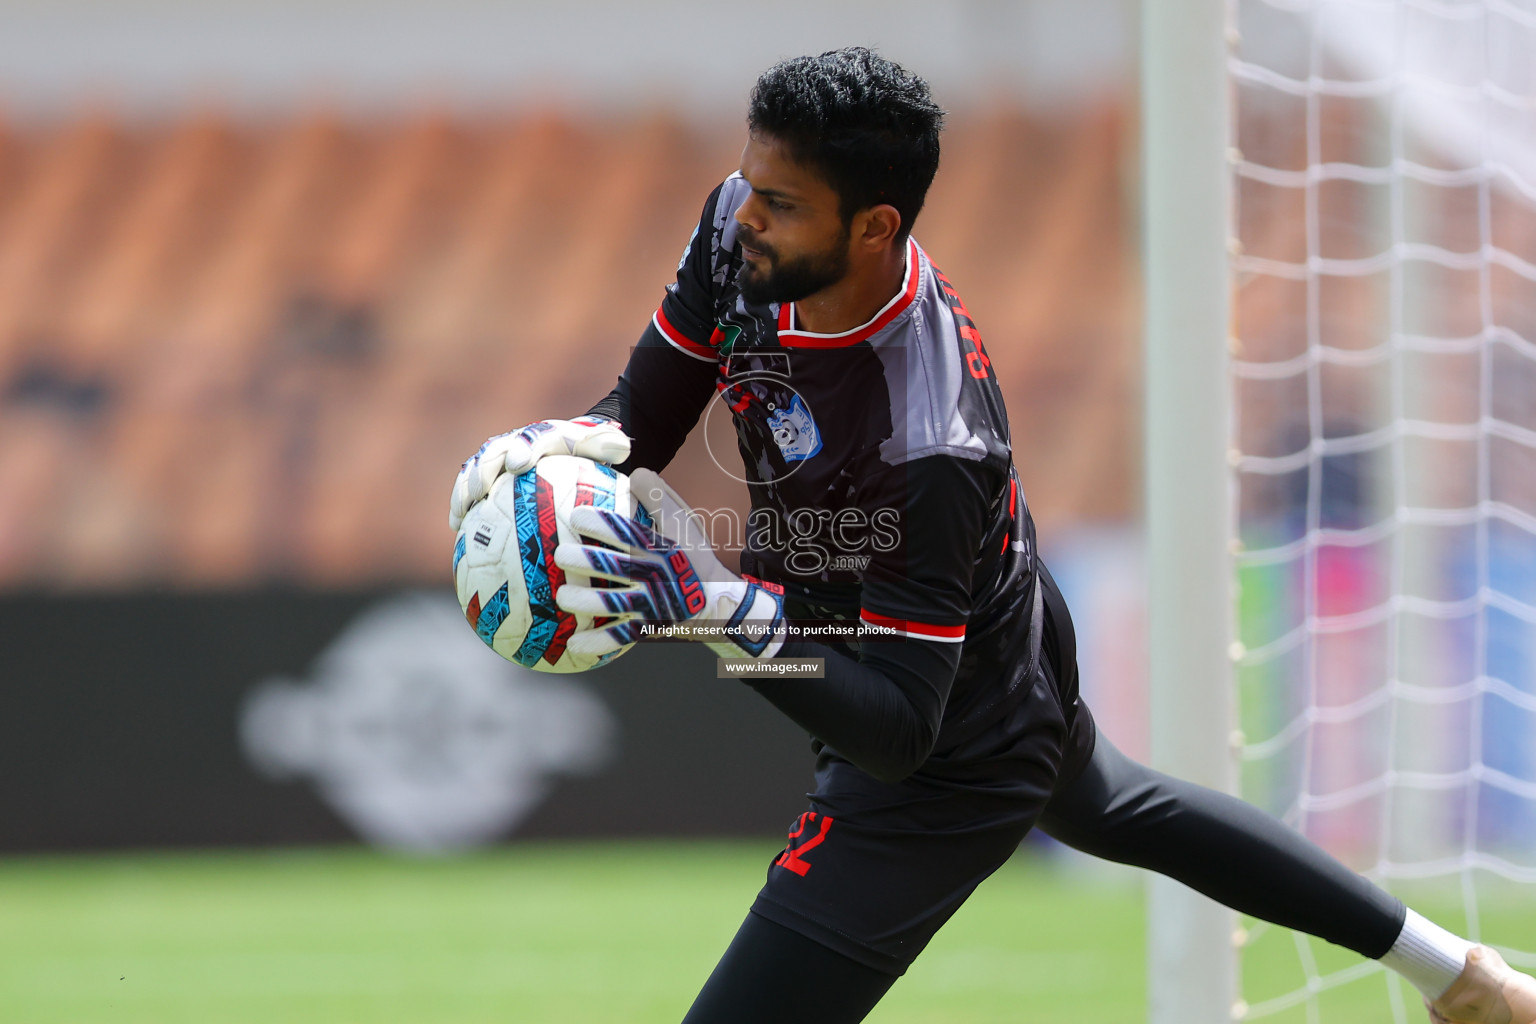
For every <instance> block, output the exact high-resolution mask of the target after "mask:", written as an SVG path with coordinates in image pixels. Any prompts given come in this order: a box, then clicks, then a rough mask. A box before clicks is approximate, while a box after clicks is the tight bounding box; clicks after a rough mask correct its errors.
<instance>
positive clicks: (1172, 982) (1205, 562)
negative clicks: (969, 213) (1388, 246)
mask: <svg viewBox="0 0 1536 1024" xmlns="http://www.w3.org/2000/svg"><path fill="white" fill-rule="evenodd" d="M1141 18H1142V50H1141V59H1142V91H1141V93H1142V108H1141V109H1142V173H1143V183H1144V184H1143V188H1144V191H1143V213H1142V223H1143V225H1144V234H1143V246H1142V252H1143V260H1142V264H1143V274H1144V278H1145V289H1146V290H1145V296H1146V299H1145V301H1146V313H1145V315H1146V322H1145V332H1146V334H1145V337H1146V390H1145V395H1146V409H1145V423H1146V437H1145V445H1146V482H1145V494H1146V508H1145V514H1146V529H1147V573H1148V582H1149V604H1148V609H1147V615H1148V641H1149V652H1148V653H1149V656H1150V659H1151V661H1150V675H1149V678H1150V684H1151V702H1150V703H1151V717H1152V763H1153V765H1154V766H1155V767H1157V768H1158V769H1160V770H1162V771H1165V772H1168V773H1169V774H1171V775H1175V776H1178V777H1180V778H1184V779H1189V780H1190V781H1193V782H1198V783H1200V784H1202V785H1205V786H1209V787H1211V788H1213V789H1218V790H1222V791H1223V792H1232V791H1233V790H1234V786H1235V780H1236V772H1235V760H1234V751H1233V748H1232V745H1231V741H1230V736H1231V734H1232V730H1233V723H1234V718H1233V711H1232V665H1231V661H1230V657H1229V648H1230V645H1231V643H1232V639H1233V617H1234V614H1235V613H1234V607H1233V600H1232V596H1233V595H1232V565H1231V556H1230V553H1229V551H1228V538H1229V537H1230V536H1232V532H1233V531H1232V499H1231V479H1230V469H1229V466H1228V462H1227V452H1228V447H1229V444H1230V441H1229V434H1230V428H1229V422H1228V420H1229V417H1228V411H1227V410H1228V390H1229V378H1228V374H1227V338H1228V334H1229V330H1228V321H1229V301H1228V295H1229V277H1228V275H1229V269H1228V262H1227V239H1228V238H1229V237H1230V230H1229V214H1228V209H1229V202H1228V195H1229V181H1230V168H1229V166H1228V163H1227V150H1228V148H1229V146H1230V143H1229V141H1228V138H1229V134H1230V131H1229V104H1228V99H1227V95H1228V93H1227V90H1228V85H1227V59H1228V51H1227V34H1226V23H1227V7H1226V0H1152V2H1147V3H1144V4H1143V5H1142V10H1141ZM1147 920H1148V942H1147V948H1148V956H1147V985H1148V1005H1149V1020H1150V1021H1151V1022H1152V1024H1227V1022H1228V1021H1230V1020H1231V1019H1232V1010H1233V1004H1234V1003H1235V1001H1236V998H1237V995H1236V984H1237V961H1236V951H1235V948H1234V945H1233V941H1232V936H1233V934H1234V931H1235V928H1236V918H1235V916H1234V915H1233V913H1232V912H1231V911H1229V910H1227V909H1226V908H1224V907H1221V906H1219V905H1217V904H1216V903H1214V902H1212V901H1210V900H1208V899H1206V898H1205V897H1203V896H1200V895H1199V894H1197V893H1195V892H1193V891H1192V890H1190V889H1187V888H1185V887H1184V886H1182V885H1180V884H1179V883H1177V882H1174V881H1171V880H1169V879H1167V878H1163V877H1161V876H1152V877H1151V878H1150V879H1149V880H1148V907H1147Z"/></svg>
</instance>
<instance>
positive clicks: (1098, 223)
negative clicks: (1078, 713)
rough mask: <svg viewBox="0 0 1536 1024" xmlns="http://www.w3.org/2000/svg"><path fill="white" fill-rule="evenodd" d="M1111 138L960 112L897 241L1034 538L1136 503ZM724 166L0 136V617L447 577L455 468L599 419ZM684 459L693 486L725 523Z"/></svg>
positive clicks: (697, 466)
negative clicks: (209, 594) (972, 389)
mask: <svg viewBox="0 0 1536 1024" xmlns="http://www.w3.org/2000/svg"><path fill="white" fill-rule="evenodd" d="M1127 121H1128V117H1127V113H1126V111H1125V109H1124V108H1123V106H1122V105H1121V104H1119V103H1115V102H1106V103H1102V104H1099V105H1097V106H1096V107H1095V108H1094V109H1093V110H1092V111H1091V112H1089V113H1087V114H1085V115H1080V116H1075V117H1073V118H1071V119H1054V118H1049V117H1045V116H1043V115H1041V114H1039V113H1036V112H1032V111H1029V110H1027V109H1025V108H1024V107H1023V106H1021V105H1019V104H1017V103H1006V102H1005V103H998V104H994V105H992V106H990V107H986V108H978V109H974V110H969V111H965V112H962V113H960V114H958V115H957V116H955V117H954V119H953V121H952V126H951V128H950V130H949V131H948V133H947V135H946V138H945V155H944V165H943V168H942V169H941V171H940V175H939V178H938V181H937V183H936V185H935V187H934V190H933V193H932V195H931V198H930V202H929V205H928V207H927V209H926V210H925V211H924V213H923V215H922V217H921V219H920V220H919V222H918V224H917V230H916V232H915V233H916V236H917V237H918V239H919V240H920V241H921V242H922V243H923V245H924V246H925V247H926V248H927V250H928V251H929V253H930V255H931V256H932V257H933V258H934V259H935V261H936V262H938V263H939V264H940V265H941V266H943V267H944V269H945V270H946V272H947V273H948V274H949V275H950V276H951V277H952V278H953V279H954V280H955V281H956V282H957V283H958V285H959V287H960V289H961V291H962V293H963V294H964V295H965V296H966V301H967V303H968V304H969V305H970V307H971V309H972V310H974V311H975V313H976V316H977V319H978V321H979V322H980V324H981V326H982V330H983V334H984V337H985V338H986V340H987V344H988V347H989V349H990V351H991V352H992V354H993V356H994V357H995V359H996V365H997V367H998V369H999V371H1000V374H1001V377H1002V381H1003V385H1004V389H1005V391H1006V393H1007V396H1008V400H1009V408H1010V413H1011V416H1012V418H1013V430H1014V436H1015V439H1016V440H1017V441H1018V442H1019V444H1018V445H1017V457H1018V461H1019V463H1020V466H1021V469H1022V471H1023V476H1024V479H1025V480H1026V481H1027V482H1028V483H1027V486H1028V488H1029V492H1030V496H1031V500H1032V503H1033V505H1034V507H1035V509H1036V512H1037V515H1038V516H1039V518H1040V519H1041V520H1042V521H1043V524H1044V525H1045V526H1046V527H1047V528H1049V527H1051V526H1052V525H1053V524H1061V523H1070V522H1080V521H1084V520H1095V519H1098V520H1123V519H1125V518H1127V517H1128V516H1129V515H1130V514H1131V512H1132V508H1133V495H1134V493H1135V489H1136V486H1137V485H1136V482H1135V479H1134V475H1135V455H1136V445H1137V441H1136V436H1135V423H1136V416H1137V412H1136V410H1137V402H1136V393H1137V392H1136V389H1137V361H1138V346H1137V342H1136V328H1135V324H1136V317H1137V311H1136V308H1135V303H1136V301H1137V299H1136V296H1135V288H1134V280H1133V274H1134V253H1133V252H1132V246H1133V240H1132V239H1131V238H1130V237H1129V233H1128V225H1129V224H1130V223H1131V220H1130V215H1129V211H1128V210H1127V208H1126V202H1127V196H1128V193H1127V190H1126V185H1125V181H1124V179H1125V173H1124V169H1125V164H1126V161H1127V160H1128V159H1129V158H1130V154H1131V148H1130V147H1131V146H1132V142H1131V138H1130V136H1129V134H1128V131H1127ZM741 142H742V130H741V128H740V126H739V123H738V122H735V121H732V122H728V123H721V122H718V121H711V120H707V119H700V118H683V117H680V116H677V115H672V114H667V113H662V112H655V113H651V114H648V115H645V116H640V117H623V118H617V117H605V116H603V115H601V114H596V113H561V112H558V111H557V110H555V109H554V108H548V109H543V110H524V111H519V112H518V113H516V114H515V115H511V114H509V115H507V116H501V117H498V116H492V115H479V116H469V115H465V114H463V113H462V112H455V113H420V114H410V115H406V114H395V115H391V116H384V117H374V116H362V115H359V114H356V113H348V114H340V113H335V112H332V111H331V110H330V109H327V108H325V107H320V106H313V105H312V106H311V107H310V108H309V109H306V110H300V111H296V112H291V113H288V114H284V115H281V116H275V117H273V116H266V117H263V116H253V115H251V114H249V113H244V114H226V113H220V112H217V111H212V110H210V111H204V112H201V113H194V114H185V115H180V116H176V117H169V118H144V117H126V116H114V115H113V114H112V113H110V112H109V111H107V110H105V109H97V110H95V111H93V112H87V113H77V114H73V115H70V116H68V117H63V118H48V119H19V120H14V121H12V122H9V123H0V587H12V588H14V587H28V588H30V587H34V586H37V587H43V588H55V587H58V588H64V589H75V588H85V589H101V588H109V589H117V588H122V587H136V586H144V585H156V586H160V585H169V586H172V587H176V588H204V587H210V586H212V587H221V588H222V587H227V586H231V585H247V584H259V583H271V582H289V583H298V584H302V585H318V586H324V587H336V586H349V587H353V586H367V585H374V584H380V583H390V582H426V583H432V584H440V583H444V582H446V580H447V575H448V574H447V551H448V531H447V526H446V513H445V509H446V496H447V492H448V488H449V484H450V483H451V481H452V477H453V473H454V471H455V470H456V468H457V465H458V463H459V461H460V460H461V459H463V458H464V457H465V456H466V455H467V454H469V452H471V451H472V450H473V449H474V447H475V446H476V445H477V444H478V443H479V442H480V440H481V439H483V438H484V437H485V436H487V435H489V434H491V433H495V432H498V431H500V430H505V429H508V428H509V427H512V426H515V425H517V424H520V423H523V422H526V421H528V420H531V419H537V418H541V417H546V416H558V415H568V414H572V413H574V412H577V411H581V410H584V409H585V408H587V407H588V405H590V404H591V403H592V402H593V401H595V400H596V399H597V398H598V397H600V396H601V394H602V393H603V392H604V391H605V390H606V388H607V387H608V386H609V383H610V382H611V381H612V379H613V378H614V376H615V375H616V374H617V373H618V371H619V370H620V369H621V368H622V366H623V364H624V360H625V357H626V353H627V349H628V346H629V345H630V344H632V343H633V341H634V340H635V338H636V337H638V335H639V332H640V330H641V329H642V328H643V326H644V324H645V322H646V320H647V318H648V317H649V315H650V313H651V311H652V310H653V309H654V307H655V304H656V302H657V301H658V300H659V298H660V295H661V289H662V287H663V285H664V284H665V283H666V281H667V280H668V279H669V276H670V274H671V272H672V270H673V267H674V265H675V262H676V259H677V253H678V252H679V251H680V250H681V247H682V245H683V242H684V241H685V240H686V238H687V235H688V232H689V230H690V229H691V226H692V224H693V223H694V222H695V221H696V219H697V217H698V210H699V207H700V204H701V202H702V200H703V199H704V197H705V196H706V195H707V193H708V191H709V189H710V188H711V187H712V186H713V185H714V184H715V183H717V182H718V181H719V180H720V179H721V178H722V177H724V176H725V175H726V174H728V173H729V172H730V171H731V170H732V169H734V167H735V159H736V156H737V153H738V152H739V146H740V144H741ZM693 443H694V442H690V444H693ZM701 456H702V453H695V454H694V455H693V456H691V457H690V456H689V455H687V454H685V455H684V456H683V457H681V458H680V459H679V462H678V463H677V464H676V468H675V470H674V471H673V472H672V473H669V477H672V478H674V480H675V483H676V485H677V486H678V487H679V488H680V490H681V491H682V492H683V493H684V494H685V495H687V496H689V498H690V499H691V500H693V501H694V502H695V503H696V504H702V505H707V506H710V507H723V506H730V505H734V504H739V503H740V502H741V501H743V500H744V495H743V494H741V493H740V492H741V490H742V489H741V487H740V485H739V484H735V483H733V482H732V481H730V480H729V479H728V478H726V477H724V475H723V474H720V473H719V472H717V471H716V470H715V469H714V467H713V466H712V465H711V464H710V463H709V460H708V459H707V458H705V457H701Z"/></svg>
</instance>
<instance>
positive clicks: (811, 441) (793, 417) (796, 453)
mask: <svg viewBox="0 0 1536 1024" xmlns="http://www.w3.org/2000/svg"><path fill="white" fill-rule="evenodd" d="M768 429H769V430H771V431H773V443H774V444H776V445H778V446H779V452H780V453H781V454H782V455H783V456H784V461H785V462H800V461H803V460H805V459H808V458H810V457H811V456H812V455H815V454H816V453H817V452H819V451H821V432H820V431H818V430H817V429H816V421H815V420H813V419H811V414H810V411H809V410H808V409H806V407H805V403H804V402H802V401H801V400H800V396H799V395H794V396H793V397H791V399H790V402H789V408H788V409H777V410H775V411H773V412H771V413H769V414H768Z"/></svg>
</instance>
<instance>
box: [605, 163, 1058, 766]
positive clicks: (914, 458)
mask: <svg viewBox="0 0 1536 1024" xmlns="http://www.w3.org/2000/svg"><path fill="white" fill-rule="evenodd" d="M750 189H751V187H750V185H749V184H748V183H747V182H746V180H745V179H744V178H742V177H741V175H740V174H734V175H732V176H731V177H730V178H728V179H726V181H725V182H724V183H722V184H721V185H720V186H719V187H717V188H716V189H715V190H714V192H713V193H712V194H711V195H710V197H709V199H708V201H707V202H706V203H705V205H704V212H703V216H702V218H701V219H700V221H699V225H698V228H697V230H696V231H695V233H694V235H693V237H692V238H691V239H690V241H689V244H688V247H687V249H686V250H685V252H684V254H683V258H682V260H681V262H680V263H679V265H678V271H677V279H676V281H675V282H674V283H672V284H670V285H669V286H668V287H667V291H666V295H665V296H664V298H663V299H662V302H661V306H660V308H658V309H657V310H656V313H655V316H654V317H653V318H652V322H651V324H650V325H649V327H648V328H647V329H646V331H645V333H644V334H643V336H642V337H641V339H640V341H639V343H638V345H637V346H636V348H635V350H634V352H633V354H632V355H631V358H630V361H629V365H628V366H627V367H626V369H625V371H624V374H623V375H622V376H621V377H620V378H619V382H618V386H617V387H616V388H615V389H614V390H613V391H612V392H611V393H610V394H609V395H608V396H607V397H606V398H605V399H603V400H602V401H601V402H600V403H599V404H598V405H597V406H595V407H594V408H593V410H592V411H593V412H596V413H602V414H605V415H609V416H612V417H613V418H615V419H617V420H618V421H619V422H620V423H621V424H623V427H624V429H625V432H626V433H628V434H629V435H630V436H631V437H633V439H634V446H633V450H632V454H631V457H630V460H629V462H628V463H626V464H624V465H623V466H621V467H619V468H620V469H623V470H628V469H631V468H634V467H637V466H645V467H648V468H651V469H654V470H657V471H660V470H661V469H663V468H664V467H665V466H666V465H667V464H668V463H669V462H670V461H671V459H672V457H673V455H674V454H675V453H676V452H677V450H678V448H679V447H680V446H681V445H682V443H683V441H684V439H685V438H686V436H687V434H688V432H689V430H691V429H692V427H693V426H694V425H695V424H696V423H697V422H698V420H699V417H700V416H701V414H702V413H703V412H704V410H705V407H706V406H707V405H708V403H709V402H710V401H712V400H713V401H719V402H721V403H722V404H723V406H724V407H725V408H726V409H728V410H729V412H730V415H731V416H732V417H733V422H734V425H735V429H736V438H737V445H738V448H739V450H740V454H741V457H742V462H743V465H744V467H745V478H746V479H747V480H748V482H749V490H750V492H751V498H752V510H751V514H750V516H749V519H748V523H747V531H746V548H745V550H744V551H743V553H742V568H743V571H744V573H746V574H748V575H750V576H752V577H754V578H756V579H758V580H760V581H763V582H765V583H767V584H769V585H770V586H774V587H782V588H783V593H784V596H785V602H786V609H787V611H788V613H789V615H790V617H791V619H792V620H793V621H799V622H805V621H826V620H838V619H844V620H851V619H855V618H857V619H862V620H863V621H865V622H867V623H871V624H874V625H877V626H882V627H885V628H886V629H887V630H891V631H893V633H892V634H890V635H892V636H893V637H894V638H895V639H888V640H881V641H879V642H875V641H872V640H870V639H867V638H866V639H865V640H864V641H862V642H857V643H852V644H832V645H828V644H823V643H810V642H790V643H788V644H786V645H785V648H784V650H783V652H782V653H783V655H785V656H791V655H792V656H815V655H830V656H829V657H828V658H827V678H826V679H825V680H818V681H814V682H813V681H807V680H757V681H754V684H753V685H754V686H755V687H756V688H757V689H758V690H759V691H760V692H762V693H763V694H764V695H765V696H767V697H768V699H769V700H771V701H773V702H774V703H775V704H776V705H778V706H779V707H780V708H781V709H782V710H783V711H785V712H786V713H787V714H789V716H790V717H791V718H793V719H794V720H795V721H797V722H799V723H800V724H801V725H803V726H804V727H806V728H807V729H808V730H809V731H810V732H811V734H812V735H813V736H814V737H816V738H817V739H818V740H819V741H821V742H822V743H824V744H826V745H829V746H830V747H831V748H833V750H834V751H835V752H836V754H839V755H842V756H843V757H845V758H846V759H848V760H849V761H851V762H853V763H854V764H855V765H857V766H859V767H860V768H862V769H864V770H865V771H867V772H868V773H869V774H871V775H874V776H876V777H877V778H887V779H895V778H901V777H904V776H905V775H908V774H910V773H912V772H913V771H915V770H917V769H919V768H920V767H921V768H922V770H923V771H924V772H926V773H944V772H945V770H946V769H948V770H949V771H950V772H954V771H963V766H965V765H966V764H969V763H973V762H975V761H976V760H977V759H979V758H983V757H985V756H988V755H989V752H994V751H996V750H997V749H998V748H999V744H1001V743H1004V742H1005V740H1006V736H1005V735H1004V734H1006V732H1007V722H1008V721H1009V720H1010V717H1011V715H1010V712H1011V711H1012V710H1013V709H1014V708H1015V707H1016V706H1017V704H1018V702H1019V701H1021V700H1022V699H1024V697H1025V696H1026V694H1027V692H1028V691H1029V689H1030V685H1029V680H1028V679H1027V678H1026V677H1027V676H1028V675H1029V674H1031V673H1032V670H1033V658H1032V653H1034V652H1038V650H1039V642H1040V641H1039V632H1040V602H1039V599H1038V597H1037V593H1036V592H1037V589H1038V587H1037V571H1036V562H1035V538H1034V525H1033V522H1032V520H1031V518H1030V514H1029V509H1028V506H1027V504H1026V503H1025V500H1024V495H1023V492H1022V490H1021V489H1020V487H1019V483H1018V477H1017V475H1016V474H1015V472H1014V469H1013V463H1012V455H1011V448H1010V441H1009V434H1008V418H1007V412H1006V410H1005V408H1004V404H1003V398H1002V393H1001V391H1000V389H999V388H998V384H997V377H996V374H995V373H994V372H993V369H992V366H991V361H990V359H989V358H988V356H987V353H986V350H985V349H984V348H983V346H982V340H981V335H980V333H979V332H978V330H977V328H976V325H975V323H974V321H973V320H972V319H971V316H970V314H969V312H968V311H967V309H966V307H965V303H964V302H963V301H962V300H961V298H960V296H959V294H958V293H957V292H956V291H955V289H954V287H953V286H952V285H951V284H950V282H949V280H948V279H947V278H946V277H945V276H944V275H943V273H941V272H940V271H939V269H938V268H937V267H935V266H934V265H933V263H932V262H931V261H930V260H929V258H928V256H927V254H926V253H924V252H923V250H922V249H921V248H920V247H919V246H918V244H917V242H916V241H914V240H911V239H908V241H907V243H906V269H905V276H904V277H903V281H902V288H901V291H900V292H899V293H898V294H897V295H896V296H895V297H894V298H892V299H891V301H890V302H889V303H887V304H886V306H885V307H884V308H883V309H881V310H880V311H879V312H878V313H877V314H876V315H875V316H874V317H873V318H872V319H871V320H870V321H869V322H868V323H866V324H864V325H863V326H861V327H858V328H856V329H854V330H851V331H846V332H843V333H841V334H835V335H827V334H814V333H811V332H809V331H806V330H803V329H801V328H800V327H799V325H798V323H797V320H796V316H795V309H794V304H793V303H785V304H782V305H781V304H777V303H775V304H771V305H767V306H760V305H753V304H750V303H748V302H746V301H745V300H744V299H743V298H742V296H741V292H740V289H739V287H738V286H737V281H736V278H737V273H738V272H739V270H740V268H741V265H742V260H741V252H740V247H739V244H738V242H737V240H736V229H737V222H736V219H735V217H734V214H735V212H736V210H737V209H738V208H739V206H740V205H741V203H742V202H743V201H744V200H745V198H746V196H747V195H748V193H749V192H750ZM838 655H843V656H842V657H839V656H838Z"/></svg>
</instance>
